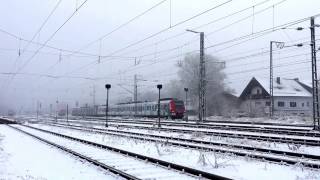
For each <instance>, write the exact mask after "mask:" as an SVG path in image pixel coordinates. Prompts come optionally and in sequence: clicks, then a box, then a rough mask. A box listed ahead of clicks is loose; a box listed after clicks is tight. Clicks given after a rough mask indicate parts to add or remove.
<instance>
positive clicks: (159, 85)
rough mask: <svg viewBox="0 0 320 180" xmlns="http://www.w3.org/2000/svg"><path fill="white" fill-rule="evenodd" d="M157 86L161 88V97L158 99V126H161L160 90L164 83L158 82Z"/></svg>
mask: <svg viewBox="0 0 320 180" xmlns="http://www.w3.org/2000/svg"><path fill="white" fill-rule="evenodd" d="M157 88H158V89H159V99H158V128H160V127H161V125H160V90H161V88H162V84H158V85H157Z"/></svg>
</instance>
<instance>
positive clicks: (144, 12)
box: [68, 0, 167, 57]
mask: <svg viewBox="0 0 320 180" xmlns="http://www.w3.org/2000/svg"><path fill="white" fill-rule="evenodd" d="M166 1H167V0H162V1H160V2H159V3H157V4H155V5H153V6H152V7H151V8H149V9H147V10H145V11H143V12H142V13H140V14H138V15H136V16H135V17H133V18H131V19H130V20H128V21H127V22H125V23H123V24H121V25H119V26H117V27H116V28H115V29H113V30H111V31H110V32H108V33H106V34H104V35H103V36H101V37H99V38H98V39H96V40H94V41H92V42H90V43H88V44H86V45H85V46H83V47H82V48H80V49H79V50H76V51H74V52H72V53H71V54H69V55H68V56H69V57H70V56H73V54H75V53H77V52H78V51H81V50H84V49H86V48H88V47H89V46H91V45H92V44H94V43H96V42H98V41H101V40H103V39H105V38H106V37H108V36H109V35H111V34H113V33H114V32H116V31H118V30H119V29H121V28H123V27H125V26H126V25H128V24H130V23H131V22H133V21H135V20H136V19H138V18H140V17H141V16H143V15H145V14H146V13H148V12H149V11H151V10H152V9H154V8H156V7H158V6H160V5H161V4H163V3H164V2H166Z"/></svg>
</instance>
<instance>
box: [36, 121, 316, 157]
mask: <svg viewBox="0 0 320 180" xmlns="http://www.w3.org/2000/svg"><path fill="white" fill-rule="evenodd" d="M36 126H37V125H36ZM41 127H46V126H41ZM87 127H91V126H87ZM94 127H95V128H104V127H101V126H94ZM49 128H51V126H49ZM108 129H111V130H117V131H123V132H135V133H143V134H152V135H160V136H167V137H176V138H185V139H194V140H201V141H207V142H215V143H226V144H233V145H246V146H250V147H258V148H266V149H274V150H283V151H289V152H298V153H306V154H314V155H320V146H306V145H294V144H287V143H279V142H277V143H275V142H270V141H269V142H267V141H256V140H251V139H245V138H231V137H221V136H209V135H205V134H203V133H200V132H195V133H191V134H187V133H179V132H164V131H157V130H151V129H149V130H146V129H135V128H123V127H114V126H109V128H108ZM49 130H50V129H49Z"/></svg>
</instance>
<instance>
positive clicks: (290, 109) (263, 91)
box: [239, 77, 312, 115]
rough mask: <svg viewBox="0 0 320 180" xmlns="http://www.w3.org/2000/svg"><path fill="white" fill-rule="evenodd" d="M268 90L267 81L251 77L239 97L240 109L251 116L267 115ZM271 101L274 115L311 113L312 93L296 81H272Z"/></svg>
mask: <svg viewBox="0 0 320 180" xmlns="http://www.w3.org/2000/svg"><path fill="white" fill-rule="evenodd" d="M269 89H270V82H269V79H259V78H255V77H253V78H252V79H251V80H250V81H249V83H248V84H247V86H246V87H245V88H244V90H243V91H242V93H241V94H240V96H239V99H240V100H241V104H240V109H241V110H242V111H245V112H248V113H249V114H251V115H267V114H269V112H270V108H271V107H270V94H269ZM273 99H274V113H275V114H311V113H312V93H310V91H309V89H306V87H304V86H303V84H302V83H300V82H299V80H298V79H286V78H280V77H277V78H276V79H274V82H273Z"/></svg>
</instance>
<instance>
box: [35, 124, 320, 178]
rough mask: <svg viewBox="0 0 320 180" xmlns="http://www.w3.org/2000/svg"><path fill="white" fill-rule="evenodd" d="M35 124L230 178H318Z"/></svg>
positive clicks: (317, 173)
mask: <svg viewBox="0 0 320 180" xmlns="http://www.w3.org/2000/svg"><path fill="white" fill-rule="evenodd" d="M38 127H42V128H45V129H50V130H52V131H55V132H59V133H62V134H66V135H70V136H74V137H77V138H82V139H86V140H89V141H94V142H97V143H101V144H106V145H109V146H113V147H116V148H119V149H124V150H129V151H132V152H135V153H139V154H143V155H146V156H151V157H154V158H159V159H163V160H166V161H170V162H174V163H178V164H182V165H187V166H189V167H193V168H197V169H200V170H203V171H207V172H210V173H214V174H218V175H221V176H226V177H229V178H234V179H262V180H263V179H320V170H315V169H308V168H304V167H302V166H300V165H298V164H297V165H291V166H286V165H280V164H274V163H269V162H262V161H259V160H253V159H251V158H246V157H238V156H234V155H232V154H220V153H215V152H204V151H199V150H192V149H186V148H181V147H175V146H171V145H168V144H164V143H155V142H148V141H140V140H135V139H130V138H121V137H118V136H109V135H102V134H94V133H87V132H82V131H75V130H69V129H63V128H57V127H48V126H43V125H38Z"/></svg>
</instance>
